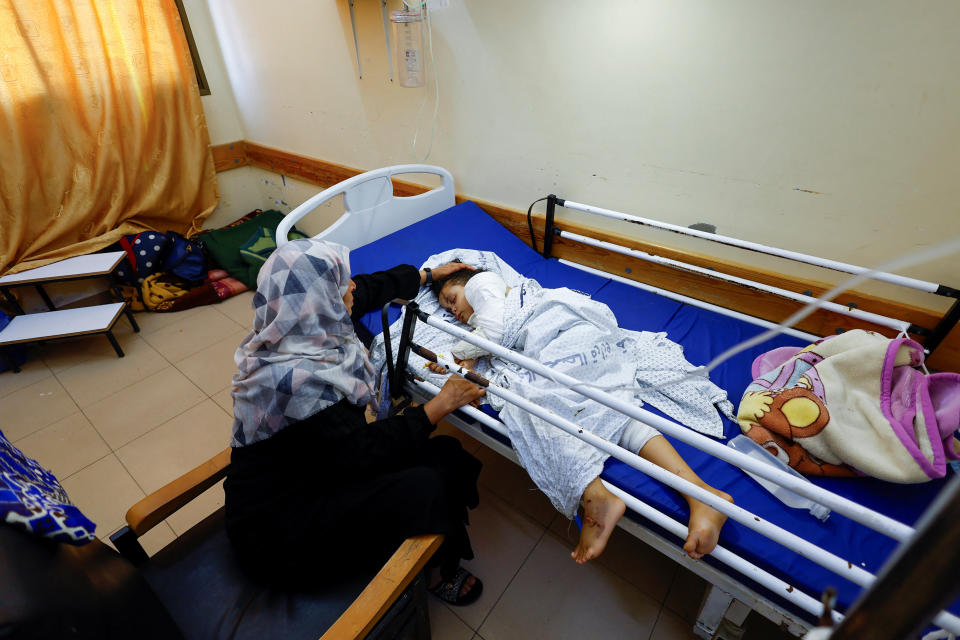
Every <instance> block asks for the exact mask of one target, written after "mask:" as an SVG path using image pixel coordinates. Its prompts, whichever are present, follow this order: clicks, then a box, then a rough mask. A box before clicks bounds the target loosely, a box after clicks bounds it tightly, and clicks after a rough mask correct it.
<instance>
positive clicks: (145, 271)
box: [116, 231, 171, 286]
mask: <svg viewBox="0 0 960 640" xmlns="http://www.w3.org/2000/svg"><path fill="white" fill-rule="evenodd" d="M120 246H121V247H122V248H123V250H124V251H126V252H127V261H126V262H123V263H121V264H120V266H119V267H117V272H116V273H117V280H119V281H120V283H121V284H128V285H133V286H138V285H140V284H141V283H142V282H143V281H144V280H145V279H146V277H147V276H149V275H152V274H154V273H156V272H158V271H161V270H162V268H163V262H164V260H166V257H167V254H168V253H169V252H170V246H171V241H170V238H169V237H168V236H167V235H166V234H164V233H160V232H159V231H143V232H141V233H138V234H136V235H130V236H124V237H123V238H121V239H120Z"/></svg>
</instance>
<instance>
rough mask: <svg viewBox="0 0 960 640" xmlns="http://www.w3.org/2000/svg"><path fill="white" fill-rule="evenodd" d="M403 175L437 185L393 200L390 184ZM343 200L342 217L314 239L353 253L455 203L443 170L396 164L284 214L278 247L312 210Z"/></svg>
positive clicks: (447, 174) (349, 181)
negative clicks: (421, 176)
mask: <svg viewBox="0 0 960 640" xmlns="http://www.w3.org/2000/svg"><path fill="white" fill-rule="evenodd" d="M407 173H429V174H434V175H438V176H440V177H441V179H442V184H441V185H440V186H439V187H437V188H435V189H431V190H429V191H427V192H425V193H421V194H418V195H415V196H406V197H403V196H395V195H394V193H393V182H392V181H391V178H392V177H393V176H396V175H401V174H407ZM339 195H342V196H343V204H344V209H345V213H344V214H343V215H342V216H340V218H339V219H338V220H337V221H336V222H334V223H333V224H332V225H330V226H329V227H327V228H326V229H324V230H323V231H322V232H320V233H318V234H317V235H315V236H314V238H315V239H317V240H328V241H330V242H337V243H340V244H342V245H346V246H347V247H348V248H349V249H356V248H357V247H362V246H363V245H365V244H369V243H371V242H373V241H374V240H378V239H379V238H382V237H384V236H386V235H389V234H391V233H393V232H394V231H398V230H400V229H403V228H404V227H407V226H409V225H411V224H413V223H415V222H419V221H420V220H423V219H424V218H428V217H430V216H432V215H433V214H435V213H438V212H440V211H443V210H444V209H449V208H450V207H452V206H453V205H454V204H455V203H454V195H455V194H454V186H453V176H452V175H451V174H450V172H449V171H447V170H446V169H444V168H442V167H437V166H433V165H427V164H399V165H394V166H392V167H384V168H382V169H374V170H373V171H367V172H366V173H361V174H360V175H358V176H354V177H352V178H349V179H347V180H344V181H343V182H339V183H337V184H335V185H333V186H332V187H330V188H329V189H324V190H323V191H321V192H320V193H318V194H317V195H315V196H313V197H312V198H310V199H309V200H307V201H306V202H304V203H303V204H301V205H300V206H299V207H297V208H296V209H294V210H293V211H291V212H290V213H288V214H287V215H286V216H285V217H284V219H283V220H282V221H281V222H280V225H279V226H278V227H277V246H283V245H284V244H286V243H287V241H288V240H287V234H288V233H289V232H290V229H291V227H293V225H295V224H296V223H297V222H299V221H300V220H301V219H303V217H304V216H306V215H307V214H308V213H310V212H311V211H313V210H314V209H316V208H317V207H319V206H321V205H323V204H325V203H327V202H329V201H330V200H332V199H333V198H336V197H337V196H339Z"/></svg>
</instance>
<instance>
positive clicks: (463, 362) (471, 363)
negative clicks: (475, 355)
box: [453, 356, 477, 371]
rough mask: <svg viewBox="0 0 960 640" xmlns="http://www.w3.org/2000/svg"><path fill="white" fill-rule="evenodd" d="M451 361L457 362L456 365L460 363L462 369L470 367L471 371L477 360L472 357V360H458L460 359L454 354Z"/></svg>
mask: <svg viewBox="0 0 960 640" xmlns="http://www.w3.org/2000/svg"><path fill="white" fill-rule="evenodd" d="M453 361H454V362H456V363H457V364H458V365H460V366H461V367H463V368H464V369H470V371H473V367H474V366H475V365H476V364H477V360H476V359H473V360H460V359H458V358H457V357H456V356H454V357H453Z"/></svg>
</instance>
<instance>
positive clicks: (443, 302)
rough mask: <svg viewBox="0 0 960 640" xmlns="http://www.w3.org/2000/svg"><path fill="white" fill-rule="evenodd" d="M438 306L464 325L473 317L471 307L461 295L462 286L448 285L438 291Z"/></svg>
mask: <svg viewBox="0 0 960 640" xmlns="http://www.w3.org/2000/svg"><path fill="white" fill-rule="evenodd" d="M440 306H441V307H443V308H444V309H446V310H447V311H449V312H450V313H452V314H453V315H454V316H456V318H457V320H459V321H460V322H463V323H464V324H466V322H467V320H469V319H470V316H472V315H473V307H471V306H470V303H469V302H467V298H466V297H465V296H464V295H463V285H462V284H448V285H445V286H444V287H443V289H441V290H440Z"/></svg>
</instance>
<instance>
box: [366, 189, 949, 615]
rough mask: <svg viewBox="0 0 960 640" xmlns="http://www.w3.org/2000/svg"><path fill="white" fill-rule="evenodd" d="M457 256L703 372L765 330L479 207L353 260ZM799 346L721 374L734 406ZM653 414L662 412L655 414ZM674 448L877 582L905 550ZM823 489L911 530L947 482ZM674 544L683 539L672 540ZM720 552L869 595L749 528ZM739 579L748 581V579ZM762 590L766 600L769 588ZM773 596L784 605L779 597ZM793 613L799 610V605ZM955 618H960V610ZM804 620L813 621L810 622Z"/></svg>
mask: <svg viewBox="0 0 960 640" xmlns="http://www.w3.org/2000/svg"><path fill="white" fill-rule="evenodd" d="M456 247H464V248H470V249H480V250H488V251H494V252H496V253H497V255H499V256H500V257H501V258H502V259H503V260H504V261H506V262H507V263H508V264H510V265H511V266H512V267H513V268H515V269H516V270H517V271H518V272H520V273H521V274H523V275H524V276H526V277H528V278H533V279H535V280H537V281H538V282H540V284H541V285H543V286H544V287H550V288H553V287H568V288H570V289H576V290H578V291H581V292H583V293H586V294H589V295H591V296H592V297H593V298H594V299H596V300H599V301H600V302H603V303H605V304H607V305H608V306H609V307H610V308H611V309H612V310H613V312H614V313H615V314H616V316H617V319H618V320H619V322H620V325H621V326H622V327H625V328H628V329H634V330H646V331H666V332H667V335H668V337H669V338H670V339H671V340H673V341H674V342H678V343H680V344H682V345H683V347H684V352H685V355H686V357H687V359H688V360H689V361H690V362H691V363H693V364H705V363H706V362H708V361H709V360H710V359H711V358H712V357H713V356H716V355H718V354H719V353H720V352H722V351H723V350H724V349H726V348H728V347H731V346H733V345H735V344H737V343H738V342H740V341H742V340H744V339H745V338H748V337H751V336H753V335H756V334H758V333H760V331H761V329H760V328H759V327H756V326H754V325H751V324H748V323H745V322H742V321H739V320H735V319H733V318H730V317H727V316H724V315H720V314H718V313H714V312H711V311H706V310H703V309H699V308H697V307H692V306H689V305H685V304H682V303H678V302H674V301H672V300H669V299H667V298H663V297H661V296H658V295H656V294H652V293H647V292H645V291H641V290H639V289H637V288H635V287H631V286H629V285H625V284H623V283H619V282H615V281H612V280H609V279H605V278H601V277H599V276H595V275H593V274H588V273H585V272H583V271H580V270H577V269H574V268H572V267H568V266H566V265H563V264H560V263H559V262H557V260H555V259H550V260H547V259H544V258H543V257H542V256H540V255H539V254H537V253H535V252H534V251H533V250H532V249H531V248H530V247H528V246H527V245H526V244H525V243H523V242H522V241H521V240H520V239H519V238H517V237H516V236H515V235H513V233H511V232H510V231H509V230H507V229H506V228H505V227H503V226H502V225H500V224H499V223H498V222H496V221H495V220H494V219H493V218H491V217H490V216H488V215H487V214H486V213H484V212H483V211H482V210H481V209H480V208H479V207H478V206H477V205H476V204H474V203H472V202H464V203H462V204H459V205H457V206H455V207H452V208H450V209H447V210H446V211H443V212H441V213H438V214H436V215H434V216H432V217H430V218H428V219H426V220H423V221H421V222H419V223H417V224H415V225H412V226H410V227H407V228H405V229H403V230H401V231H398V232H396V233H393V234H391V235H389V236H387V237H385V238H382V239H381V240H378V241H376V242H374V243H371V244H369V245H367V246H365V247H361V248H359V249H356V250H354V251H353V252H352V253H351V258H350V260H351V269H352V270H353V272H354V273H365V272H371V271H376V270H380V269H386V268H390V267H392V266H395V265H397V264H401V263H408V264H413V265H420V264H422V263H423V262H424V261H425V260H426V259H427V258H428V257H429V256H430V255H432V254H435V253H440V252H441V251H445V250H447V249H452V248H456ZM398 315H399V311H394V312H393V316H392V317H391V322H392V321H393V320H394V319H395V318H396V317H397V316H398ZM363 322H364V323H365V324H366V326H367V327H368V328H369V329H370V330H371V332H372V333H373V334H374V335H378V334H379V333H381V332H382V325H381V322H380V314H379V313H378V312H377V313H371V314H368V316H367V317H366V318H364V320H363ZM798 344H801V342H800V341H798V340H797V339H796V338H791V337H787V336H778V337H776V338H774V339H772V340H770V341H769V342H767V343H765V344H763V345H759V346H757V347H754V348H752V349H750V350H748V351H746V352H743V353H740V354H738V355H737V356H735V357H733V358H731V359H730V360H727V361H726V362H724V363H723V364H721V365H720V366H719V367H718V368H717V369H715V370H714V371H713V372H711V374H710V376H711V379H712V380H714V382H716V383H717V384H718V385H720V386H721V387H723V388H724V389H726V390H727V393H728V395H729V398H730V400H731V401H732V402H733V403H734V405H737V404H738V403H739V400H740V397H741V396H742V395H743V391H744V389H745V388H746V387H747V385H748V384H749V383H750V381H751V378H750V365H751V363H752V362H753V359H754V358H756V357H757V356H758V355H760V354H761V353H763V352H765V351H769V350H770V349H773V348H776V347H780V346H786V345H798ZM488 409H489V407H488ZM647 409H650V410H652V411H654V412H655V413H659V412H657V411H656V410H655V409H652V407H647ZM660 415H663V414H660ZM664 417H666V416H664ZM491 433H492V432H491ZM737 433H739V428H738V427H737V426H736V425H735V424H733V423H731V422H729V421H727V425H726V433H725V436H726V437H727V438H730V437H733V436H734V435H736V434H737ZM671 441H672V442H673V445H674V446H675V447H676V449H677V451H678V452H679V453H680V455H682V456H683V458H684V459H685V460H686V461H687V462H688V463H689V464H690V466H691V467H692V468H693V469H694V470H695V471H696V472H697V474H699V475H700V477H701V478H703V479H704V480H705V481H706V482H708V483H709V484H711V485H713V486H714V487H717V488H719V489H722V490H723V491H726V492H727V493H729V494H730V495H732V496H733V497H734V499H735V500H736V503H737V504H738V505H740V506H741V507H744V508H745V509H748V510H749V511H752V512H754V513H757V514H761V515H763V517H765V518H766V519H768V520H769V521H771V522H773V523H775V524H777V525H779V526H781V527H783V528H785V529H787V530H788V531H791V532H793V533H796V534H797V535H800V536H802V537H804V538H805V539H807V540H809V541H811V542H813V543H814V544H816V545H818V546H820V547H822V548H824V549H827V550H828V551H831V552H833V553H835V554H837V555H839V556H840V557H842V558H845V559H847V560H849V561H850V562H852V563H855V564H859V565H860V566H861V567H863V568H864V569H866V570H867V571H870V572H871V573H874V574H876V573H877V572H878V571H879V569H880V567H881V566H882V565H883V563H884V561H885V560H886V559H887V557H888V556H889V555H890V553H891V552H892V551H893V549H894V548H895V547H896V544H897V543H896V542H895V541H894V540H892V539H890V538H888V537H886V536H884V535H882V534H879V533H877V532H875V531H873V530H871V529H868V528H866V527H864V526H862V525H860V524H858V523H856V522H853V521H851V520H849V519H848V518H846V517H844V516H841V515H839V514H837V513H832V514H831V515H830V517H829V519H828V520H827V521H826V522H823V523H822V522H819V521H818V520H816V519H815V518H814V517H813V516H811V515H810V514H809V513H808V512H806V511H803V510H797V509H790V508H788V507H786V506H785V505H783V504H782V503H781V502H780V501H779V500H777V499H776V498H774V497H773V496H771V495H770V494H769V493H768V492H767V491H766V490H765V489H763V488H762V487H760V485H758V484H757V483H756V482H755V481H754V480H753V479H751V478H750V477H749V476H747V475H746V474H745V473H744V472H743V471H741V470H740V469H738V468H736V467H733V466H732V465H730V464H728V463H726V462H724V461H722V460H718V459H715V458H713V457H712V456H710V455H708V454H706V453H704V452H702V451H700V450H699V449H696V448H694V447H691V446H689V445H687V444H684V443H683V442H679V441H676V440H674V439H672V438H671ZM603 478H604V479H606V480H608V481H610V482H612V483H614V484H616V485H617V486H620V487H622V488H623V489H625V490H627V491H628V492H630V493H631V494H633V495H636V496H638V497H640V498H641V499H643V500H644V501H645V502H647V503H648V504H651V505H653V506H654V507H656V508H658V509H659V510H661V511H663V512H664V513H667V514H669V515H671V516H672V517H674V518H675V519H677V520H679V521H682V522H686V520H687V516H688V511H687V506H686V503H685V502H684V500H683V499H682V498H681V497H680V496H679V494H677V493H676V492H675V491H674V490H673V489H671V488H669V487H667V486H665V485H663V484H661V483H660V482H658V481H656V480H653V479H652V478H650V477H648V476H646V475H644V474H643V473H641V472H639V471H637V470H635V469H633V468H631V467H629V466H628V465H626V464H624V463H622V462H620V461H619V460H615V459H613V458H611V459H609V460H608V461H607V465H606V468H605V471H604V473H603ZM813 481H814V482H815V483H816V484H818V485H820V486H822V487H825V488H827V489H829V490H830V491H834V492H836V493H838V494H840V495H843V496H846V497H848V498H851V499H853V500H855V501H856V502H858V503H860V504H862V505H865V506H868V507H870V508H872V509H875V510H877V511H880V512H881V513H884V514H887V515H889V516H890V517H892V518H894V519H896V520H899V521H901V522H904V523H907V524H911V525H912V524H913V523H914V522H916V520H917V519H918V518H919V516H920V515H921V514H922V513H923V511H924V510H925V508H926V507H927V505H928V504H929V503H930V502H931V501H932V500H933V498H934V497H935V496H936V494H937V493H938V492H939V490H940V489H941V488H942V487H943V485H944V483H945V482H946V481H945V480H941V481H933V482H929V483H926V484H922V485H898V484H891V483H887V482H883V481H880V480H874V479H868V478H857V479H850V478H844V479H839V478H834V479H814V480H813ZM628 513H630V512H628ZM631 517H635V518H636V519H638V520H643V519H642V518H640V517H639V516H636V515H635V514H631ZM646 524H648V525H649V523H646ZM653 528H655V527H653ZM667 537H668V538H669V539H674V538H673V537H672V536H670V535H669V534H668V535H667ZM720 544H722V545H723V546H725V547H727V548H728V549H730V550H731V551H733V552H734V553H737V554H738V555H741V556H743V557H745V558H746V559H748V560H751V561H752V562H754V563H755V564H756V565H757V566H759V567H762V568H764V569H766V570H767V571H769V572H770V573H772V574H774V575H776V576H778V577H780V578H781V579H783V580H785V581H787V582H788V583H790V584H792V585H795V586H797V587H799V588H801V589H802V590H803V591H805V592H807V593H808V594H810V595H812V596H814V597H815V598H819V596H820V594H821V593H822V591H823V590H824V589H825V588H826V587H828V586H833V587H836V588H837V591H838V601H839V604H840V606H841V609H844V608H846V607H847V606H849V605H850V604H852V602H853V601H854V600H855V599H856V596H857V595H858V594H859V593H860V590H861V589H860V587H859V586H857V585H855V584H853V583H851V582H848V581H846V580H845V579H842V578H840V577H838V576H837V575H835V574H834V573H832V572H830V571H828V570H826V569H823V568H822V567H820V566H819V565H817V564H815V563H813V562H811V561H809V560H807V559H805V558H803V557H801V556H799V555H797V554H795V553H793V552H792V551H789V550H787V549H785V548H783V547H781V546H780V545H778V544H776V543H773V542H771V541H770V540H768V539H767V538H765V537H763V536H761V535H760V534H758V533H755V532H753V531H752V530H750V529H748V528H747V527H744V526H743V525H740V524H739V523H736V522H732V521H728V522H727V524H726V525H725V526H724V528H723V531H722V533H721V538H720ZM706 561H707V562H711V563H712V564H714V565H715V566H717V567H718V568H721V569H723V570H724V571H725V572H727V573H729V572H730V569H728V568H726V567H725V566H724V565H722V564H721V563H718V562H716V561H714V560H712V559H711V558H709V556H708V558H707V559H706ZM738 578H739V579H740V580H741V581H742V580H743V578H742V577H739V576H738ZM758 589H759V588H758ZM759 590H760V591H761V592H764V590H763V589H759ZM767 595H770V596H772V597H774V598H776V599H777V600H778V601H780V602H781V604H784V603H783V601H782V600H780V598H778V597H777V596H776V595H775V594H769V593H768V594H767ZM786 606H787V607H788V608H791V609H792V607H790V606H789V605H786ZM793 610H794V611H797V610H796V609H793ZM951 610H952V611H954V612H960V603H958V604H955V605H954V607H952V608H951ZM797 612H798V613H799V611H797ZM803 615H804V617H807V618H809V615H808V614H803Z"/></svg>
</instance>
